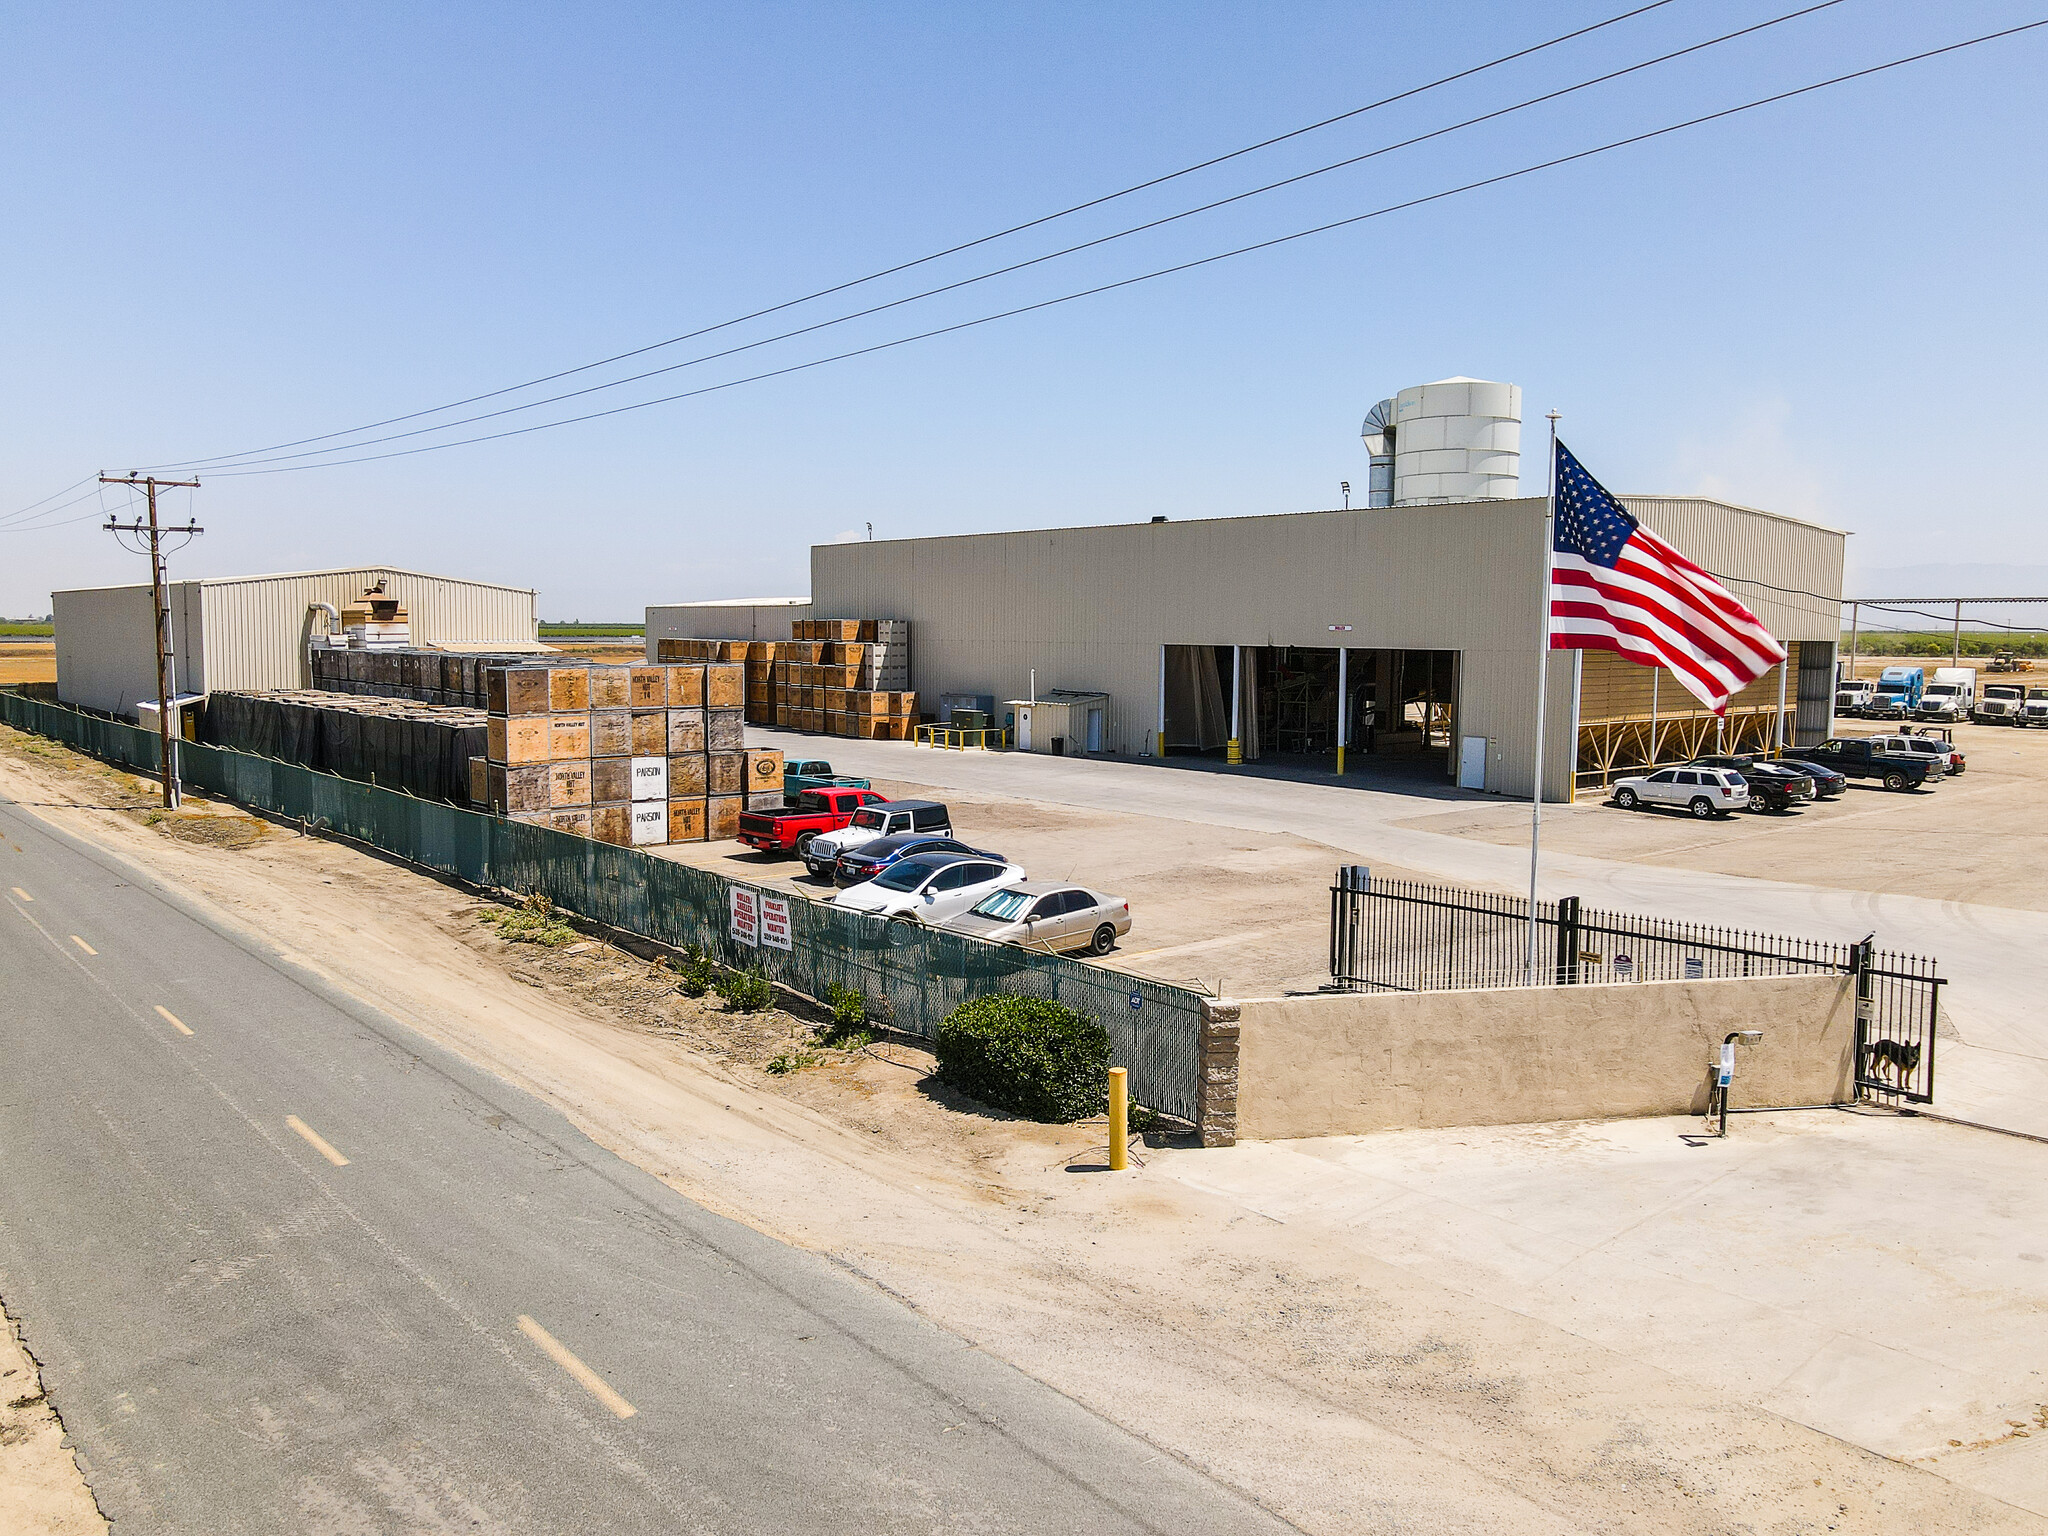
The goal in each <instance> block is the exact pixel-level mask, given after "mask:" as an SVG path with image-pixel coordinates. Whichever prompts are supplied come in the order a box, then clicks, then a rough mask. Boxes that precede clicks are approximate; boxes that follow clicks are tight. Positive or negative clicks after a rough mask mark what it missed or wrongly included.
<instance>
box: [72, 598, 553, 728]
mask: <svg viewBox="0 0 2048 1536" xmlns="http://www.w3.org/2000/svg"><path fill="white" fill-rule="evenodd" d="M379 582H382V583H383V584H384V589H385V591H386V593H387V594H389V595H391V596H394V597H396V598H397V599H398V600H399V601H400V602H401V603H403V604H404V605H405V606H406V608H407V610H408V613H409V618H410V620H411V626H412V629H411V633H412V643H413V644H415V645H432V646H441V647H445V648H448V649H451V650H514V649H537V648H538V647H539V634H540V629H539V610H538V606H537V604H538V599H537V597H536V595H535V594H534V593H533V592H532V591H531V590H529V589H527V588H523V587H502V586H496V585H493V584H492V583H489V582H482V581H464V580H461V579H459V578H456V577H452V576H428V575H423V574H421V573H420V572H418V571H406V570H400V569H399V568H397V567H396V566H389V565H376V566H361V567H356V568H351V569H348V570H332V571H294V572H290V573H287V574H283V575H275V576H222V577H212V578H208V579H205V580H201V581H177V582H172V583H170V585H169V588H168V595H169V601H170V610H171V643H172V647H173V651H174V654H175V658H176V660H175V664H174V666H173V669H172V678H173V683H172V688H173V691H174V692H176V693H179V694H204V693H208V692H211V691H212V690H214V689H216V688H222V689H225V688H234V689H251V688H304V687H308V686H310V685H311V677H310V675H309V673H308V669H307V662H306V646H307V640H308V638H309V636H311V635H312V634H314V633H316V632H324V631H325V629H326V628H327V625H328V618H327V616H326V615H324V614H322V615H321V616H320V617H318V618H316V617H315V615H316V613H318V612H319V608H320V605H321V604H326V605H329V606H331V607H333V608H335V609H337V610H338V609H340V608H341V607H342V606H343V605H345V604H347V603H349V602H351V601H352V600H354V599H355V598H357V597H359V596H361V595H362V593H363V592H364V591H366V590H368V589H369V588H371V587H374V586H376V585H377V584H378V583H379ZM50 600H51V604H52V611H53V612H54V614H55V615H56V628H57V696H58V697H59V698H61V699H62V700H63V701H64V702H65V703H67V704H78V705H82V706H84V707H85V708H88V709H97V710H103V711H105V712H107V713H109V714H115V715H129V716H132V715H134V713H135V708H136V705H137V704H138V703H139V702H141V701H143V700H152V701H153V700H154V699H155V698H156V690H157V680H156V646H155V640H154V638H153V635H152V624H153V622H154V620H153V617H152V613H151V608H150V599H149V587H148V585H147V584H146V583H145V584H141V585H137V586H128V587H86V588H81V589H78V590H76V591H71V592H53V593H51V594H50Z"/></svg>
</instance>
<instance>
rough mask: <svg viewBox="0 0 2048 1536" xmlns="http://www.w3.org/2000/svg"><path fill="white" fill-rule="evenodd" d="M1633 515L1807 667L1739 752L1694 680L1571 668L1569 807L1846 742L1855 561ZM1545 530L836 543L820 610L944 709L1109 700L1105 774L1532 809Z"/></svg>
mask: <svg viewBox="0 0 2048 1536" xmlns="http://www.w3.org/2000/svg"><path fill="white" fill-rule="evenodd" d="M1623 499H1624V501H1625V502H1626V503H1627V504H1628V506H1629V508H1630V510H1631V511H1632V512H1633V513H1634V514H1635V515H1636V516H1637V517H1638V518H1640V519H1641V520H1642V522H1643V524H1644V526H1646V527H1648V528H1650V529H1652V530H1654V531H1655V532H1657V533H1658V534H1659V535H1660V536H1662V537H1664V538H1666V539H1668V540H1669V541H1670V542H1672V543H1673V544H1675V545H1676V546H1677V547H1678V548H1680V549H1681V550H1683V551H1685V552H1686V554H1687V555H1688V556H1689V557H1691V558H1692V559H1694V560H1696V561H1697V562H1698V563H1699V564H1701V565H1703V566H1705V567H1706V568H1707V569H1708V570H1710V571H1713V572H1714V573H1715V574H1716V575H1717V576H1719V577H1720V578H1721V579H1722V580H1723V581H1724V582H1726V583H1727V584H1728V586H1729V587H1730V590H1732V591H1734V592H1735V593H1737V594H1738V595H1739V596H1740V597H1741V598H1742V599H1743V601H1744V602H1745V603H1747V604H1749V605H1750V606H1751V607H1752V608H1753V609H1754V610H1755V611H1756V613H1757V614H1758V616H1759V617H1760V618H1761V619H1762V620H1763V622H1764V623H1765V625H1766V626H1767V627H1768V628H1769V629H1770V630H1771V632H1772V633H1773V634H1774V635H1776V636H1778V638H1779V639H1781V640H1784V641H1786V642H1788V643H1791V644H1793V645H1794V647H1795V653H1796V654H1795V660H1794V662H1793V664H1792V665H1791V666H1790V667H1788V668H1787V669H1785V670H1786V673H1787V677H1786V679H1785V686H1784V687H1783V688H1782V689H1781V687H1780V680H1779V678H1778V675H1777V674H1775V673H1774V674H1772V675H1771V676H1770V677H1767V678H1765V679H1763V680H1761V681H1760V682H1758V683H1757V684H1755V685H1753V686H1752V688H1751V689H1750V690H1748V691H1747V692H1746V693H1745V695H1744V696H1743V697H1742V698H1741V699H1739V700H1737V705H1736V709H1735V710H1734V711H1733V712H1732V714H1731V721H1730V724H1729V725H1727V726H1721V727H1718V728H1717V727H1715V726H1714V725H1713V717H1711V716H1708V715H1706V714H1705V712H1704V711H1702V710H1700V709H1699V708H1698V706H1697V704H1696V702H1695V701H1694V700H1692V699H1691V698H1690V697H1689V696H1687V695H1685V694H1684V693H1683V691H1682V690H1680V689H1679V688H1678V687H1677V686H1676V684H1675V683H1674V682H1673V681H1672V679H1671V678H1670V677H1669V676H1668V675H1665V676H1662V677H1661V678H1652V677H1651V676H1650V675H1649V674H1647V673H1644V672H1642V670H1641V669H1637V668H1632V667H1627V666H1625V665H1622V664H1619V663H1610V661H1609V659H1608V658H1607V657H1606V656H1605V655H1604V654H1602V653H1587V654H1585V655H1584V656H1583V657H1582V656H1581V654H1580V653H1577V652H1566V651H1558V652H1553V653H1551V654H1550V656H1549V657H1548V658H1547V659H1546V662H1545V665H1546V666H1547V667H1548V672H1547V674H1546V684H1545V694H1546V698H1547V700H1548V705H1547V718H1546V720H1545V723H1544V740H1545V753H1544V757H1545V761H1544V763H1543V765H1542V779H1543V792H1544V797H1545V798H1546V799H1549V800H1565V799H1569V798H1570V797H1571V796H1572V793H1573V790H1574V787H1575V785H1597V784H1598V783H1599V782H1600V780H1601V778H1602V777H1603V775H1604V776H1609V777H1611V776H1612V775H1613V774H1614V773H1615V772H1617V771H1620V770H1621V769H1623V768H1624V767H1632V766H1634V765H1635V764H1636V763H1637V762H1639V761H1642V760H1645V758H1646V755H1648V754H1658V753H1665V752H1668V751H1671V750H1696V748H1695V747H1693V746H1692V742H1693V740H1694V738H1696V737H1699V736H1700V735H1701V732H1702V731H1703V730H1704V731H1707V732H1712V731H1713V730H1715V729H1719V730H1720V731H1722V732H1723V733H1725V732H1727V731H1729V730H1731V729H1734V730H1737V731H1738V732H1739V733H1740V739H1741V741H1742V743H1743V744H1744V745H1757V744H1765V743H1768V742H1771V741H1774V740H1775V739H1776V737H1777V734H1778V732H1779V730H1780V729H1781V728H1782V730H1783V732H1784V736H1785V740H1786V741H1787V743H1788V744H1791V745H1802V744H1810V743H1812V742H1814V741H1817V740H1819V739H1820V738H1821V737H1822V736H1824V735H1825V734H1826V733H1827V730H1828V728H1829V724H1830V720H1829V716H1828V705H1829V702H1830V700H1831V695H1830V694H1828V692H1827V689H1826V681H1827V680H1830V679H1831V677H1832V672H1833V657H1834V647H1835V642H1836V640H1837V638H1838V630H1837V606H1836V599H1837V598H1838V597H1839V595H1840V592H1841V588H1842V560H1843V546H1844V542H1845V540H1844V536H1843V535H1842V534H1841V533H1839V532H1837V531H1835V530H1833V529H1828V528H1822V527H1819V526H1817V525H1815V524H1812V523H1806V522H1801V521H1799V520H1797V519H1794V518H1787V517H1781V516H1778V515H1777V514H1774V513H1770V512H1763V511H1758V510H1756V509H1754V508H1748V507H1738V506H1734V505H1731V504H1729V503H1726V502H1719V501H1712V500H1708V499H1706V498H1702V497H1660V496H1631V497H1625V498H1623ZM1545 512H1546V504H1545V501H1544V500H1543V498H1541V497H1532V496H1524V497H1514V498H1506V499H1495V500H1485V501H1442V502H1434V503H1430V504H1426V505H1408V506H1388V507H1370V508H1353V509H1345V510H1337V511H1327V512H1296V513H1281V514H1275V515H1271V516H1259V517H1220V518H1205V519H1193V520H1184V521H1169V520H1166V519H1155V520H1153V521H1151V522H1144V523H1123V524H1110V525H1104V526H1096V527H1075V528H1045V529H1036V530H1030V531H1025V532H1016V533H980V534H965V535H959V536H953V537H946V538H925V539H897V540H875V541H872V542H869V541H862V542H859V543H849V544H822V545H818V546H815V547H814V548H813V549H812V551H811V587H812V591H811V598H812V603H813V607H814V609H815V610H816V611H818V612H831V613H842V614H848V615H854V616H859V617H878V618H881V617H887V618H900V619H907V620H909V621H910V625H911V632H912V633H913V634H915V635H916V637H917V640H916V644H915V645H914V647H913V649H912V655H911V663H910V665H911V683H912V686H913V687H914V688H915V689H916V690H917V693H918V696H919V697H920V698H922V699H936V698H938V697H940V696H941V695H943V694H949V693H959V694H974V695H982V696H990V695H992V696H993V697H995V698H997V699H1004V700H1016V699H1032V698H1034V697H1035V698H1040V699H1043V698H1045V697H1047V696H1048V694H1049V693H1062V692H1063V693H1072V694H1088V695H1095V696H1099V697H1100V699H1101V700H1102V703H1101V705H1100V717H1101V718H1100V724H1099V728H1096V727H1089V728H1087V729H1086V730H1084V731H1083V732H1082V733H1080V734H1079V735H1078V736H1077V735H1076V733H1075V731H1074V730H1073V729H1072V728H1071V727H1070V728H1068V729H1066V730H1063V731H1061V732H1059V733H1058V734H1059V735H1060V736H1061V739H1062V743H1063V745H1066V744H1069V743H1072V744H1074V745H1075V746H1076V747H1077V748H1078V749H1079V750H1081V751H1099V752H1101V753H1103V754H1106V755H1120V756H1122V757H1125V758H1127V759H1128V758H1143V759H1150V760H1155V761H1156V760H1157V759H1158V758H1159V757H1160V756H1161V755H1162V754H1164V755H1165V756H1166V758H1167V760H1168V761H1174V760H1176V759H1189V758H1192V759H1195V760H1198V761H1203V762H1209V761H1213V762H1215V763H1216V764H1218V765H1219V766H1226V767H1239V766H1242V767H1246V768H1250V767H1252V766H1254V765H1257V766H1259V767H1261V768H1274V767H1281V768H1285V767H1296V766H1299V767H1315V768H1317V769H1319V770H1320V771H1325V772H1331V773H1334V772H1336V771H1337V760H1338V749H1339V747H1342V748H1343V750H1344V762H1345V766H1346V768H1347V769H1348V768H1350V767H1351V766H1352V765H1353V764H1354V763H1355V764H1357V765H1358V766H1359V767H1364V766H1366V765H1368V764H1374V765H1377V764H1386V765H1390V766H1391V765H1393V764H1395V763H1402V764H1418V763H1419V764H1422V765H1425V766H1426V767H1427V768H1428V770H1429V771H1430V772H1431V773H1432V774H1433V775H1434V776H1435V778H1436V779H1437V781H1438V782H1440V783H1446V784H1450V783H1455V784H1461V785H1463V786H1465V787H1467V788H1471V789H1479V790H1484V791H1486V792H1488V793H1498V794H1504V795H1514V796H1520V795H1527V794H1528V793H1529V792H1530V791H1531V789H1532V788H1533V786H1534V783H1535V780H1536V776H1537V773H1536V769H1537V765H1536V762H1535V739H1536V734H1537V733H1536V693H1537V690H1536V664H1537V657H1536V645H1537V636H1538V633H1539V627H1540V618H1541V602H1542V598H1543V578H1542V571H1543V531H1544V517H1545ZM1623 674H1632V675H1630V676H1624V675H1623ZM1795 677H1796V682H1794V681H1793V679H1794V678H1795ZM1637 692H1640V693H1642V695H1643V697H1642V698H1640V699H1638V698H1637V697H1636V696H1635V695H1636V693H1637ZM1781 695H1782V697H1781ZM1014 707H1015V706H1014V705H1010V706H1006V709H1014ZM1702 722H1704V724H1703V723H1702ZM1780 722H1782V727H1781V724H1780ZM1036 724H1037V722H1036V721H1035V720H1034V731H1033V740H1034V748H1036V747H1037V740H1038V737H1039V736H1040V735H1041V734H1043V733H1041V732H1040V731H1039V730H1037V729H1036V728H1035V727H1036ZM1722 739H1723V741H1724V743H1727V742H1729V741H1731V740H1732V738H1729V737H1727V736H1726V735H1725V734H1724V736H1723V738H1722ZM1233 741H1235V742H1236V743H1237V744H1238V745H1237V748H1236V750H1235V751H1234V752H1233V750H1232V748H1231V746H1230V743H1231V742H1233ZM1018 745H1019V746H1021V745H1022V742H1021V741H1019V742H1018ZM1729 749H1730V750H1733V749H1734V748H1733V746H1732V745H1730V746H1729Z"/></svg>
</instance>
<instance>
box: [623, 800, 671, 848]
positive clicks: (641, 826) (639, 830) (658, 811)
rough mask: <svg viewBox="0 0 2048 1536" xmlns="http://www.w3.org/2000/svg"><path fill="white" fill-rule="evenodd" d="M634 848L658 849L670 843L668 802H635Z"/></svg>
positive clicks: (633, 820)
mask: <svg viewBox="0 0 2048 1536" xmlns="http://www.w3.org/2000/svg"><path fill="white" fill-rule="evenodd" d="M631 836H632V839H633V846H634V847H636V848H658V847H660V846H661V845H662V844H663V843H665V842H667V841H668V802H667V801H666V800H635V801H634V802H633V810H632V833H631Z"/></svg>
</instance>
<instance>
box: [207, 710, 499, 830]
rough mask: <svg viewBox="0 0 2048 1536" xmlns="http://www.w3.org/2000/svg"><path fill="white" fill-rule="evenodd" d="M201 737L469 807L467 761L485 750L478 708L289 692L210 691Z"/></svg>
mask: <svg viewBox="0 0 2048 1536" xmlns="http://www.w3.org/2000/svg"><path fill="white" fill-rule="evenodd" d="M201 739H202V740H204V741H207V742H210V743H212V744H213V745H215V746H222V747H232V748H234V749H235V750H237V751H240V752H253V753H255V754H256V755H257V756H259V757H273V758H277V759H279V760H281V761H283V762H287V763H298V764H300V765H301V766H302V767H306V768H317V769H320V770H321V771H323V772H326V773H333V774H339V775H340V776H341V777H342V778H345V779H360V780H363V781H364V782H366V783H375V784H381V785H383V786H384V787H385V788H387V789H403V790H406V791H408V792H409V793H411V794H414V795H417V796H419V797H420V798H421V799H423V800H447V801H452V802H454V803H455V804H457V805H467V804H468V803H469V760H470V759H471V758H472V757H482V756H483V755H484V746H485V728H484V716H483V713H482V711H481V710H473V709H462V708H455V707H450V706H445V705H431V704H427V705H420V704H402V703H395V702H394V703H392V704H389V705H385V704H383V703H382V701H379V700H374V699H367V698H358V697H355V696H352V695H346V694H341V695H336V694H327V695H325V696H323V695H321V694H319V693H314V692H307V691H299V690H294V691H291V692H282V693H216V694H213V695H211V696H210V697H209V698H208V700H207V704H206V715H205V724H204V726H203V728H202V730H201Z"/></svg>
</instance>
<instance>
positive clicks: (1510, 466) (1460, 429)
mask: <svg viewBox="0 0 2048 1536" xmlns="http://www.w3.org/2000/svg"><path fill="white" fill-rule="evenodd" d="M1359 436H1360V438H1361V439H1363V441H1364V443H1365V451H1366V452H1367V453H1368V454H1370V455H1371V456H1372V465H1371V469H1370V471H1369V473H1370V478H1369V480H1368V481H1367V487H1366V505H1367V506H1368V507H1389V506H1391V507H1413V506H1424V505H1427V504H1429V503H1432V502H1448V501H1504V500H1508V499H1510V498H1513V497H1515V496H1519V495H1520V494H1521V468H1522V387H1521V386H1520V385H1519V384H1496V383H1492V382H1490V381H1488V380H1486V379H1465V378H1457V379H1439V380H1437V381H1436V382H1435V383H1433V384H1417V385H1415V386H1414V387H1413V388H1410V389H1404V390H1402V391H1401V392H1400V393H1399V394H1398V395H1396V396H1394V397H1393V398H1392V399H1391V400H1382V401H1380V403H1379V404H1378V405H1375V406H1374V407H1373V408H1372V409H1371V410H1370V411H1368V412H1367V413H1366V417H1365V424H1364V426H1363V427H1361V428H1360V430H1359Z"/></svg>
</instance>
